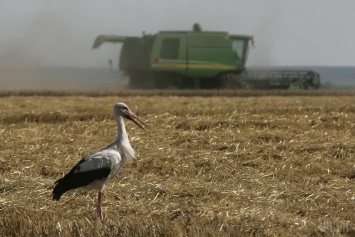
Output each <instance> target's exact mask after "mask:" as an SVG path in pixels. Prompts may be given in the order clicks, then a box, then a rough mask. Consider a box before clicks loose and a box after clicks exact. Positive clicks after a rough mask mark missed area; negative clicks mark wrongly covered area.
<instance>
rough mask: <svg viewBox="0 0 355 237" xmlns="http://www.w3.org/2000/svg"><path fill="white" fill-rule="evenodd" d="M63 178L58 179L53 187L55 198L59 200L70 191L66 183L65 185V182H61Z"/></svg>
mask: <svg viewBox="0 0 355 237" xmlns="http://www.w3.org/2000/svg"><path fill="white" fill-rule="evenodd" d="M61 181H62V180H61V179H60V180H58V181H56V182H55V187H54V189H53V192H52V194H53V200H56V201H59V199H60V197H61V196H62V195H63V194H64V193H65V192H66V191H68V189H67V187H66V185H64V183H63V182H61Z"/></svg>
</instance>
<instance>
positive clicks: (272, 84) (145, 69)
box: [93, 24, 320, 89]
mask: <svg viewBox="0 0 355 237" xmlns="http://www.w3.org/2000/svg"><path fill="white" fill-rule="evenodd" d="M104 42H111V43H122V44H123V45H122V49H121V54H120V58H119V68H120V69H121V70H122V71H124V72H125V73H127V74H128V76H129V86H130V87H131V88H160V89H164V88H178V89H192V88H194V89H216V88H217V89H227V88H239V89H287V88H293V87H297V88H304V89H309V88H319V85H320V80H319V75H318V74H317V73H315V72H306V73H305V72H300V71H274V72H267V71H246V68H245V64H246V61H247V56H248V50H249V47H250V45H252V44H253V37H252V36H248V35H235V34H229V33H228V32H218V31H202V29H201V27H200V26H199V24H194V26H193V30H192V31H160V32H158V33H156V34H154V35H150V34H143V36H141V37H131V36H116V35H100V36H98V37H97V38H96V40H95V42H94V46H93V48H98V47H99V46H100V45H102V44H103V43H104Z"/></svg>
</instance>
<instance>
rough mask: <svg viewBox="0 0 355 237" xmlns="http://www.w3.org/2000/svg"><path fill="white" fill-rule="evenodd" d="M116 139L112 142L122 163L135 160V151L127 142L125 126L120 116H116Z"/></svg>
mask: <svg viewBox="0 0 355 237" xmlns="http://www.w3.org/2000/svg"><path fill="white" fill-rule="evenodd" d="M116 123H117V139H116V141H115V142H114V144H115V147H116V149H117V151H118V152H119V153H120V154H121V156H122V159H123V161H124V163H125V162H126V161H127V160H128V161H129V160H135V159H136V157H135V152H134V150H133V148H132V146H131V143H130V142H129V139H128V135H127V132H126V127H125V125H124V120H123V117H122V116H118V117H117V118H116Z"/></svg>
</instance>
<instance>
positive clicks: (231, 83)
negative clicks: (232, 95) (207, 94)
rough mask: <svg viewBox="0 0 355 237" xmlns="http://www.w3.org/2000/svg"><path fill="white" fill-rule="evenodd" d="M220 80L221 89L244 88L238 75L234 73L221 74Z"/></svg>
mask: <svg viewBox="0 0 355 237" xmlns="http://www.w3.org/2000/svg"><path fill="white" fill-rule="evenodd" d="M219 82H220V83H219V84H220V88H221V89H228V90H236V89H241V88H242V86H241V83H240V81H239V80H238V76H237V75H235V74H232V73H228V74H223V75H221V76H219Z"/></svg>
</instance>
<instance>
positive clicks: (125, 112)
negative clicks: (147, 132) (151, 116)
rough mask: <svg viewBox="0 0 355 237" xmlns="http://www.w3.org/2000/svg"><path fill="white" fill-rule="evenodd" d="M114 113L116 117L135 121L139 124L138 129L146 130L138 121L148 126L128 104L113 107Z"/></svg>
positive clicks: (118, 104)
mask: <svg viewBox="0 0 355 237" xmlns="http://www.w3.org/2000/svg"><path fill="white" fill-rule="evenodd" d="M113 112H114V113H115V117H116V118H118V117H121V116H122V117H123V118H126V119H129V120H131V121H133V122H134V123H135V124H137V126H138V127H140V128H141V129H143V130H144V128H143V127H142V125H140V124H139V123H138V122H137V121H139V122H141V123H142V124H143V125H144V126H147V125H146V124H145V123H144V122H143V121H142V120H140V119H139V118H138V117H137V115H135V114H134V113H133V112H132V111H131V110H130V109H129V108H128V106H127V105H126V104H124V103H117V104H115V105H114V106H113Z"/></svg>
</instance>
